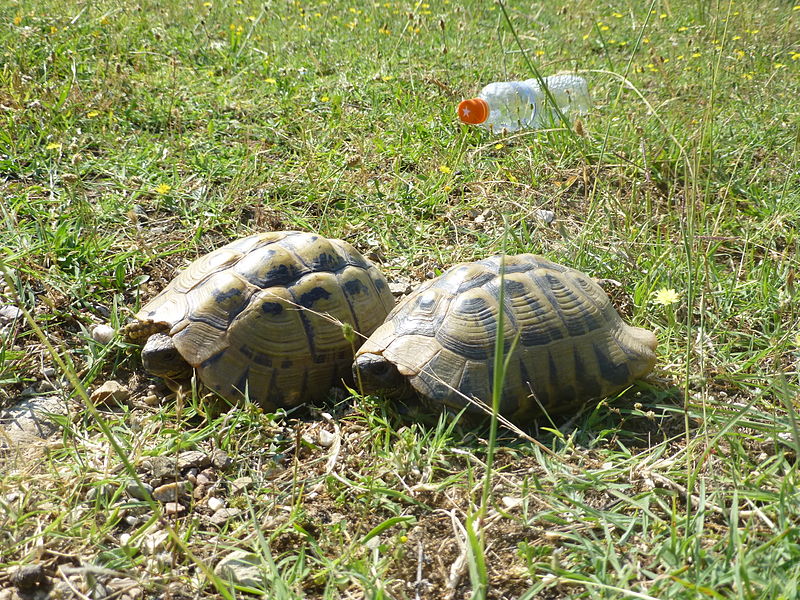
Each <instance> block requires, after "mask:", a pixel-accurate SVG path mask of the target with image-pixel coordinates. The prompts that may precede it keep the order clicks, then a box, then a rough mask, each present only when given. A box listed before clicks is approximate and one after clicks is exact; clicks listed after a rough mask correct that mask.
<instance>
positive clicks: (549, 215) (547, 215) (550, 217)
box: [534, 208, 556, 225]
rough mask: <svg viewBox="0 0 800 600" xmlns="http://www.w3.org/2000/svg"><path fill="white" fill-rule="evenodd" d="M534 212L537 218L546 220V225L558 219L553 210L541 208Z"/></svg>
mask: <svg viewBox="0 0 800 600" xmlns="http://www.w3.org/2000/svg"><path fill="white" fill-rule="evenodd" d="M534 214H535V215H536V218H537V219H539V220H540V221H542V222H544V223H545V224H546V225H550V224H551V223H553V222H554V221H555V220H556V213H554V212H553V211H552V210H546V209H544V208H540V209H539V210H537V211H535V212H534Z"/></svg>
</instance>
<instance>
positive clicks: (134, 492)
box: [125, 479, 153, 500]
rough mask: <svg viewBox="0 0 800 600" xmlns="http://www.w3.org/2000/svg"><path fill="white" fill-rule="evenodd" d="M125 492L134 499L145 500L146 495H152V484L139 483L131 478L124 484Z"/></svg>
mask: <svg viewBox="0 0 800 600" xmlns="http://www.w3.org/2000/svg"><path fill="white" fill-rule="evenodd" d="M125 492H126V493H127V494H128V496H130V497H131V498H134V499H136V500H147V497H148V496H152V495H153V486H152V485H150V484H148V483H145V482H141V483H139V482H138V481H135V480H133V479H132V480H130V481H129V482H128V483H126V484H125Z"/></svg>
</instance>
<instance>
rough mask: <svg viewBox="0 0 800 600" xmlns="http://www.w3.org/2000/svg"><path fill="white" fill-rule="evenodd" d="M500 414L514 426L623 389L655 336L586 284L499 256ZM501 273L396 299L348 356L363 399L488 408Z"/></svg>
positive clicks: (460, 277) (480, 269) (651, 357)
mask: <svg viewBox="0 0 800 600" xmlns="http://www.w3.org/2000/svg"><path fill="white" fill-rule="evenodd" d="M504 264H505V268H504V274H505V275H504V290H505V291H504V301H503V314H504V327H503V340H504V346H505V353H506V354H508V353H510V354H511V356H510V360H509V362H508V370H507V373H506V377H505V384H504V387H503V394H502V401H501V405H500V412H501V413H502V414H504V415H505V416H507V417H509V418H511V419H512V420H515V421H517V422H521V421H524V420H526V419H529V418H531V417H535V416H537V415H539V414H541V413H542V412H543V411H546V412H547V413H548V414H557V413H564V412H569V411H572V410H575V409H576V408H579V407H580V406H582V405H583V404H585V403H586V402H587V401H589V400H591V399H593V398H601V397H604V396H608V395H611V394H614V393H616V392H619V391H621V390H622V389H624V388H625V387H627V386H629V385H630V384H631V383H632V382H633V381H634V380H635V379H637V378H640V377H642V376H644V375H646V374H647V373H648V372H649V371H650V370H651V369H652V368H653V365H654V363H655V349H656V337H655V335H653V333H652V332H650V331H647V330H645V329H641V328H638V327H631V326H629V325H627V324H626V323H625V322H624V321H623V320H622V318H621V317H620V316H619V314H618V313H617V311H616V310H615V309H614V307H613V306H612V305H611V302H610V301H609V299H608V296H607V295H606V294H605V292H603V290H602V289H601V288H600V287H599V286H598V285H597V284H596V283H595V282H594V281H592V279H591V278H590V277H589V276H587V275H585V274H583V273H581V272H580V271H576V270H575V269H571V268H569V267H565V266H562V265H558V264H556V263H553V262H550V261H549V260H547V259H545V258H542V257H540V256H536V255H533V254H522V255H519V256H506V257H505V262H504ZM500 265H501V258H500V257H499V256H495V257H492V258H488V259H486V260H481V261H478V262H474V263H464V264H459V265H456V266H454V267H452V268H450V269H448V270H447V271H446V272H445V273H444V274H442V275H441V276H440V277H438V278H436V279H433V280H431V281H428V282H426V283H424V284H423V285H421V286H420V287H419V288H418V289H417V290H415V291H414V292H413V293H412V294H410V295H409V296H408V297H406V298H405V299H403V301H401V302H400V303H399V304H398V305H397V307H396V308H395V309H394V310H393V311H392V312H391V313H390V314H389V316H388V317H387V320H386V322H385V323H384V324H383V325H381V326H380V327H379V328H378V329H377V330H376V331H375V332H374V333H373V334H372V336H370V338H369V339H368V340H367V341H366V342H365V343H364V345H363V346H361V348H360V349H359V350H358V352H357V353H356V360H355V365H354V371H358V372H359V373H358V375H359V377H360V381H361V383H362V386H363V389H364V391H365V392H374V393H381V392H382V393H387V394H391V395H394V396H406V397H412V396H415V395H416V396H421V397H422V398H423V399H425V400H427V401H428V402H430V403H433V404H435V405H444V406H447V407H451V408H455V409H461V408H463V407H464V406H466V405H470V411H472V412H475V411H477V410H478V409H477V408H476V407H475V406H474V405H472V403H470V402H469V400H468V398H478V399H480V400H482V401H483V402H484V403H486V404H488V405H491V389H492V373H493V356H494V345H495V335H496V332H497V329H498V327H497V323H498V321H497V316H498V313H499V311H500V306H499V291H500Z"/></svg>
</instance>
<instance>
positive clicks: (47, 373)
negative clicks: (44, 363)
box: [42, 367, 58, 379]
mask: <svg viewBox="0 0 800 600" xmlns="http://www.w3.org/2000/svg"><path fill="white" fill-rule="evenodd" d="M57 373H58V371H56V370H55V369H54V368H53V367H45V368H44V369H42V377H44V378H45V379H52V378H53V377H55V376H56V374H57Z"/></svg>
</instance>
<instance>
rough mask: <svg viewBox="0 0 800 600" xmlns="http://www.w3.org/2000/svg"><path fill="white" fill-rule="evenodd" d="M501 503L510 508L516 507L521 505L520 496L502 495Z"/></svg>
mask: <svg viewBox="0 0 800 600" xmlns="http://www.w3.org/2000/svg"><path fill="white" fill-rule="evenodd" d="M503 505H504V506H505V507H506V508H507V509H509V510H511V509H512V508H517V507H519V506H522V498H515V497H514V496H503Z"/></svg>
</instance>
